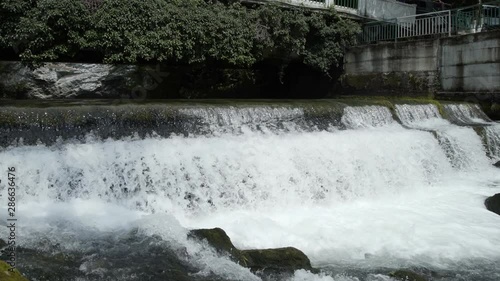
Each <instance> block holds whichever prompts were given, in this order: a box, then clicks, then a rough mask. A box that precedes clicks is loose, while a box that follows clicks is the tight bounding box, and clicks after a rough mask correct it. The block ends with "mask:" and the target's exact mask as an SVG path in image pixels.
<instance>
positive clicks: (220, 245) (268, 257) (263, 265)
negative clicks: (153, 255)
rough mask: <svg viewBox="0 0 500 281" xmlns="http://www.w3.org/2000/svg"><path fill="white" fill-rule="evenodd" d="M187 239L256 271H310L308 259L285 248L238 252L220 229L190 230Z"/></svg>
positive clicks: (299, 252) (291, 248) (293, 249)
mask: <svg viewBox="0 0 500 281" xmlns="http://www.w3.org/2000/svg"><path fill="white" fill-rule="evenodd" d="M188 236H189V237H191V238H194V239H198V240H206V241H207V243H208V244H209V245H211V246H212V247H214V248H215V249H216V250H217V251H218V252H220V253H227V254H229V255H230V257H232V258H233V260H234V261H235V262H238V263H239V264H240V265H242V266H245V267H248V268H250V270H252V271H253V272H256V271H263V270H265V271H271V272H289V271H295V270H297V269H306V270H312V269H313V268H312V266H311V262H310V261H309V258H308V257H307V256H306V255H305V254H304V253H303V252H301V251H300V250H298V249H296V248H293V247H287V248H278V249H264V250H238V249H237V248H236V247H235V246H234V245H233V243H232V242H231V239H230V238H229V237H228V236H227V234H226V233H225V232H224V230H222V229H220V228H213V229H196V230H192V231H191V232H190V233H189V234H188Z"/></svg>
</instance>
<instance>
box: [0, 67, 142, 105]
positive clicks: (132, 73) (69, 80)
mask: <svg viewBox="0 0 500 281" xmlns="http://www.w3.org/2000/svg"><path fill="white" fill-rule="evenodd" d="M137 70H138V67H136V66H126V65H121V66H113V65H106V64H84V63H46V64H45V65H44V66H42V67H40V68H37V69H36V70H34V71H33V70H31V69H29V68H27V67H25V66H23V65H22V64H21V63H20V62H0V77H1V78H0V98H2V97H4V98H29V99H56V98H118V97H120V96H122V95H124V94H127V93H130V92H131V91H132V89H134V87H135V86H136V84H138V83H137V81H139V80H140V78H138V73H137Z"/></svg>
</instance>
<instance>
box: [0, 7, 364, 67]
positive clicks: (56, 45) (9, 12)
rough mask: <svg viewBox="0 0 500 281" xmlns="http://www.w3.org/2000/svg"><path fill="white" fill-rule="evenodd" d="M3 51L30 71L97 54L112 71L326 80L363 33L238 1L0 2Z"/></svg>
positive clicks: (318, 16) (336, 21)
mask: <svg viewBox="0 0 500 281" xmlns="http://www.w3.org/2000/svg"><path fill="white" fill-rule="evenodd" d="M0 15H1V17H0V26H1V30H0V47H3V48H6V47H9V48H16V51H18V54H19V57H20V58H21V59H22V60H23V61H24V62H25V63H27V64H28V65H31V66H37V65H39V64H40V63H42V62H45V61H58V60H72V59H74V58H75V56H76V55H77V54H78V53H82V52H90V53H92V54H97V56H96V57H97V58H99V60H100V61H103V62H106V63H147V62H164V63H167V64H175V65H206V64H217V65H221V66H225V67H237V68H247V67H250V66H252V65H254V64H255V63H257V62H260V61H263V60H266V59H267V60H268V59H272V60H276V61H278V62H280V63H284V64H286V63H287V62H289V61H292V60H293V61H301V62H303V63H304V64H306V65H308V66H310V67H312V68H314V69H316V70H318V71H321V72H322V73H324V74H328V71H329V70H330V69H331V68H332V67H333V66H335V65H337V64H338V63H339V60H340V58H341V57H342V53H343V48H344V47H345V46H347V45H349V44H352V43H353V42H354V40H355V35H356V33H357V32H358V27H357V25H356V24H355V23H353V22H350V21H349V20H345V19H342V18H340V17H339V16H338V15H337V14H336V13H335V11H333V10H329V11H325V12H318V11H307V10H302V9H291V8H288V9H285V8H283V7H278V6H274V5H257V6H252V7H248V6H244V5H242V4H241V3H239V2H237V1H224V2H218V1H205V0H128V1H122V0H104V1H103V2H102V4H101V5H100V7H99V9H97V10H92V9H89V8H88V6H86V5H85V3H84V1H82V0H38V1H34V0H2V2H1V5H0Z"/></svg>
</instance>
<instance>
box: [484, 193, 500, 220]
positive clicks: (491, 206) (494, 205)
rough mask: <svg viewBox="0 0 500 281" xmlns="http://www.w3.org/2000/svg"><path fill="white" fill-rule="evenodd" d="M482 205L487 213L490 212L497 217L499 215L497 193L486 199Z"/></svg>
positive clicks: (499, 200)
mask: <svg viewBox="0 0 500 281" xmlns="http://www.w3.org/2000/svg"><path fill="white" fill-rule="evenodd" d="M484 205H485V206H486V209H488V211H491V212H493V213H495V214H497V215H500V193H497V194H495V195H493V196H491V197H488V198H486V200H485V201H484Z"/></svg>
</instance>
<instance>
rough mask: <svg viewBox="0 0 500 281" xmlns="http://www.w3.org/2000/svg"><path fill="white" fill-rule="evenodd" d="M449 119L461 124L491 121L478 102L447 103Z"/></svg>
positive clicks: (446, 109)
mask: <svg viewBox="0 0 500 281" xmlns="http://www.w3.org/2000/svg"><path fill="white" fill-rule="evenodd" d="M444 110H445V111H446V113H447V115H448V116H449V119H450V120H451V121H452V122H454V123H457V124H459V125H471V124H484V123H485V122H488V121H491V120H490V119H489V118H488V116H486V114H484V112H483V111H482V110H481V108H480V107H479V105H477V104H445V105H444Z"/></svg>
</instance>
